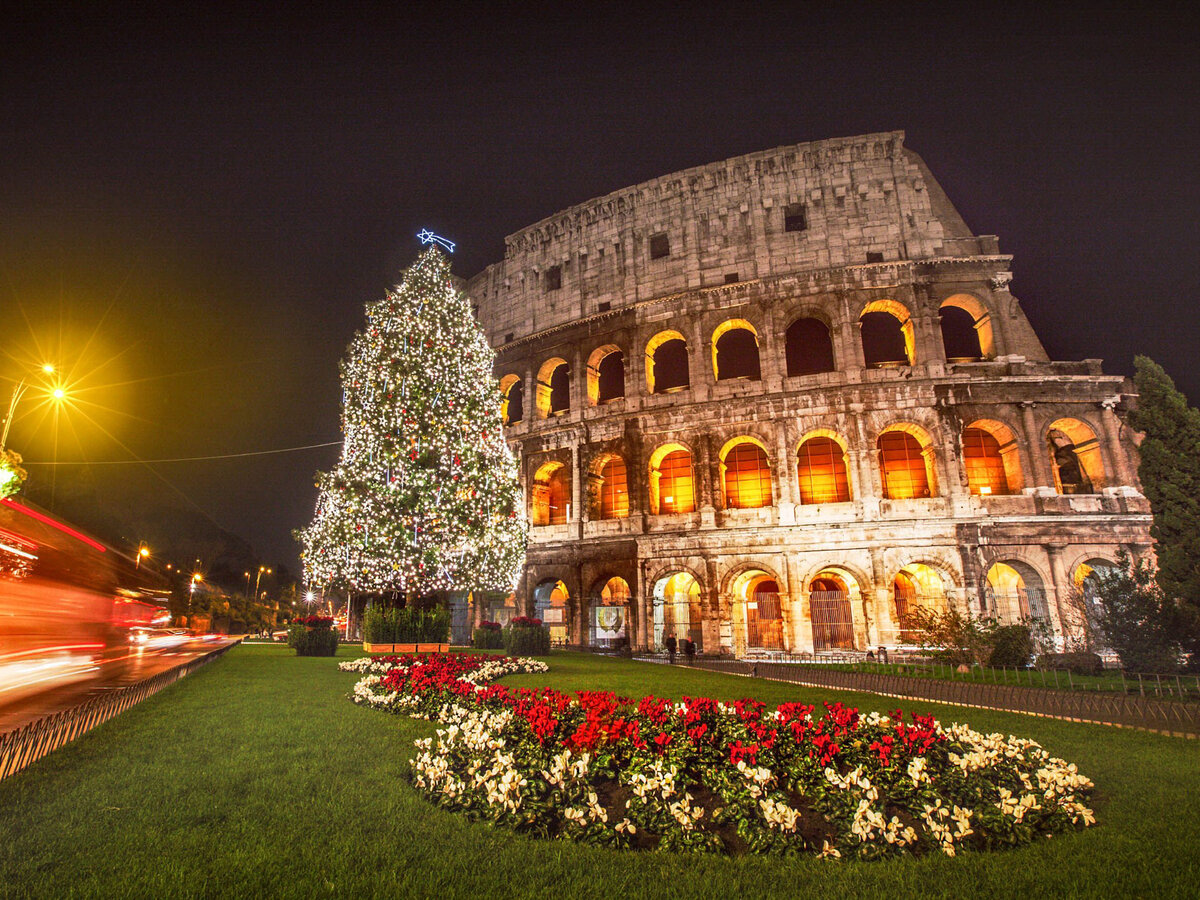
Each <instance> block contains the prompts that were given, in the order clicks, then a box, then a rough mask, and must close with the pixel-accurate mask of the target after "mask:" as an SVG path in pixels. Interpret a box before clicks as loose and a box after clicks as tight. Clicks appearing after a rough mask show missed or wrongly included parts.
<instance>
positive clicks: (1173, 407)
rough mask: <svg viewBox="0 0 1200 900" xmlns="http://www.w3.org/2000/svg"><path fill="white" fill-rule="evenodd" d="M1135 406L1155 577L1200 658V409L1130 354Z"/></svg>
mask: <svg viewBox="0 0 1200 900" xmlns="http://www.w3.org/2000/svg"><path fill="white" fill-rule="evenodd" d="M1134 366H1135V367H1136V374H1135V375H1134V384H1135V385H1136V386H1137V391H1138V402H1137V408H1136V409H1135V410H1133V411H1132V412H1131V413H1130V415H1129V424H1130V425H1131V426H1132V427H1133V428H1136V429H1137V430H1138V431H1140V432H1142V433H1143V435H1144V436H1145V437H1144V438H1143V440H1142V443H1141V445H1140V446H1139V448H1138V449H1139V452H1140V454H1141V464H1140V465H1139V466H1138V478H1139V479H1140V480H1141V483H1142V490H1143V492H1144V493H1145V494H1146V499H1147V500H1149V501H1150V510H1151V512H1152V513H1153V514H1154V522H1153V524H1151V526H1150V534H1151V536H1152V537H1153V538H1154V551H1155V555H1156V556H1157V557H1158V573H1157V576H1156V580H1157V583H1158V586H1159V587H1160V588H1162V590H1163V592H1164V593H1165V594H1166V595H1167V596H1168V597H1170V598H1172V599H1177V600H1180V601H1182V604H1183V607H1184V608H1182V609H1181V610H1180V613H1181V615H1180V621H1179V627H1180V628H1182V629H1183V630H1184V631H1185V634H1184V635H1183V642H1184V644H1185V645H1186V648H1187V649H1188V651H1189V652H1190V653H1191V655H1192V660H1193V664H1196V663H1197V662H1200V627H1197V623H1198V622H1200V410H1197V409H1195V408H1193V407H1191V406H1189V405H1188V402H1187V398H1185V397H1184V396H1183V394H1182V393H1180V392H1179V390H1178V389H1176V387H1175V383H1174V382H1173V381H1172V380H1171V378H1170V376H1168V375H1167V373H1166V372H1165V371H1163V368H1162V367H1161V366H1160V365H1158V364H1157V363H1155V362H1154V361H1153V360H1151V359H1148V358H1147V357H1145V356H1138V357H1135V358H1134Z"/></svg>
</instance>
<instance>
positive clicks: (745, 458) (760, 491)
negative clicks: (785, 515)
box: [720, 435, 773, 509]
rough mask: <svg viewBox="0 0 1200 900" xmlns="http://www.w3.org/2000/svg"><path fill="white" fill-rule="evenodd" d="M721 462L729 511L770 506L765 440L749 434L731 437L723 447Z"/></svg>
mask: <svg viewBox="0 0 1200 900" xmlns="http://www.w3.org/2000/svg"><path fill="white" fill-rule="evenodd" d="M720 459H721V489H722V491H723V492H724V497H725V507H726V509H760V508H762V507H764V506H770V505H771V503H772V502H773V499H772V494H771V464H770V457H769V456H768V454H767V448H766V447H765V446H764V445H763V442H762V441H760V440H759V439H758V438H756V437H752V436H750V435H743V436H741V437H735V438H732V439H731V440H729V441H727V442H726V444H725V446H724V447H722V448H721V456H720Z"/></svg>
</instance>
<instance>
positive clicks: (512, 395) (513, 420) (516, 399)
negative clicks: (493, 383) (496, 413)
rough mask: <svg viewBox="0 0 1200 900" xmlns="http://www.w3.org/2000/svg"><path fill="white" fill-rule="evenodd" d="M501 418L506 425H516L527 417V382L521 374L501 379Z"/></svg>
mask: <svg viewBox="0 0 1200 900" xmlns="http://www.w3.org/2000/svg"><path fill="white" fill-rule="evenodd" d="M500 397H501V400H500V418H501V421H503V422H504V424H505V425H516V424H517V423H518V422H520V421H521V420H522V419H523V418H524V417H525V384H524V382H523V381H522V379H521V376H519V375H505V376H504V377H503V378H501V379H500Z"/></svg>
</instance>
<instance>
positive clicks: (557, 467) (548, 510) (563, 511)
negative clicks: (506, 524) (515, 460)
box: [529, 461, 571, 525]
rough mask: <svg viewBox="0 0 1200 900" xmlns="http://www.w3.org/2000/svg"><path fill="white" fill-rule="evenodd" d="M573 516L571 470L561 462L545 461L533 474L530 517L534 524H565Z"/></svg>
mask: <svg viewBox="0 0 1200 900" xmlns="http://www.w3.org/2000/svg"><path fill="white" fill-rule="evenodd" d="M570 517H571V470H570V469H569V468H568V467H567V466H566V465H565V464H564V463H561V462H557V461H552V462H548V463H545V464H544V465H542V466H541V467H540V468H539V469H538V470H537V473H536V474H535V475H534V476H533V488H532V489H531V491H530V511H529V518H530V521H531V522H532V523H533V524H534V525H563V524H565V523H566V522H567V520H568V519H570Z"/></svg>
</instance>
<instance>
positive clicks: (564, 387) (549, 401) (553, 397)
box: [537, 356, 571, 419]
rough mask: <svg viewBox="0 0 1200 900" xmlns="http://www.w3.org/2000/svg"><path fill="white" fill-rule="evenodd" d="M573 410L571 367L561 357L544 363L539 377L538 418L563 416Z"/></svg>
mask: <svg viewBox="0 0 1200 900" xmlns="http://www.w3.org/2000/svg"><path fill="white" fill-rule="evenodd" d="M570 408H571V366H570V364H569V363H568V362H567V361H566V360H565V359H563V358H562V357H561V356H553V357H551V358H550V359H548V360H546V361H545V362H544V363H542V367H541V368H540V369H538V377H537V410H538V417H539V418H542V419H549V418H552V417H554V416H561V415H563V414H564V413H566V412H567V411H568V410H569V409H570Z"/></svg>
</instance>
